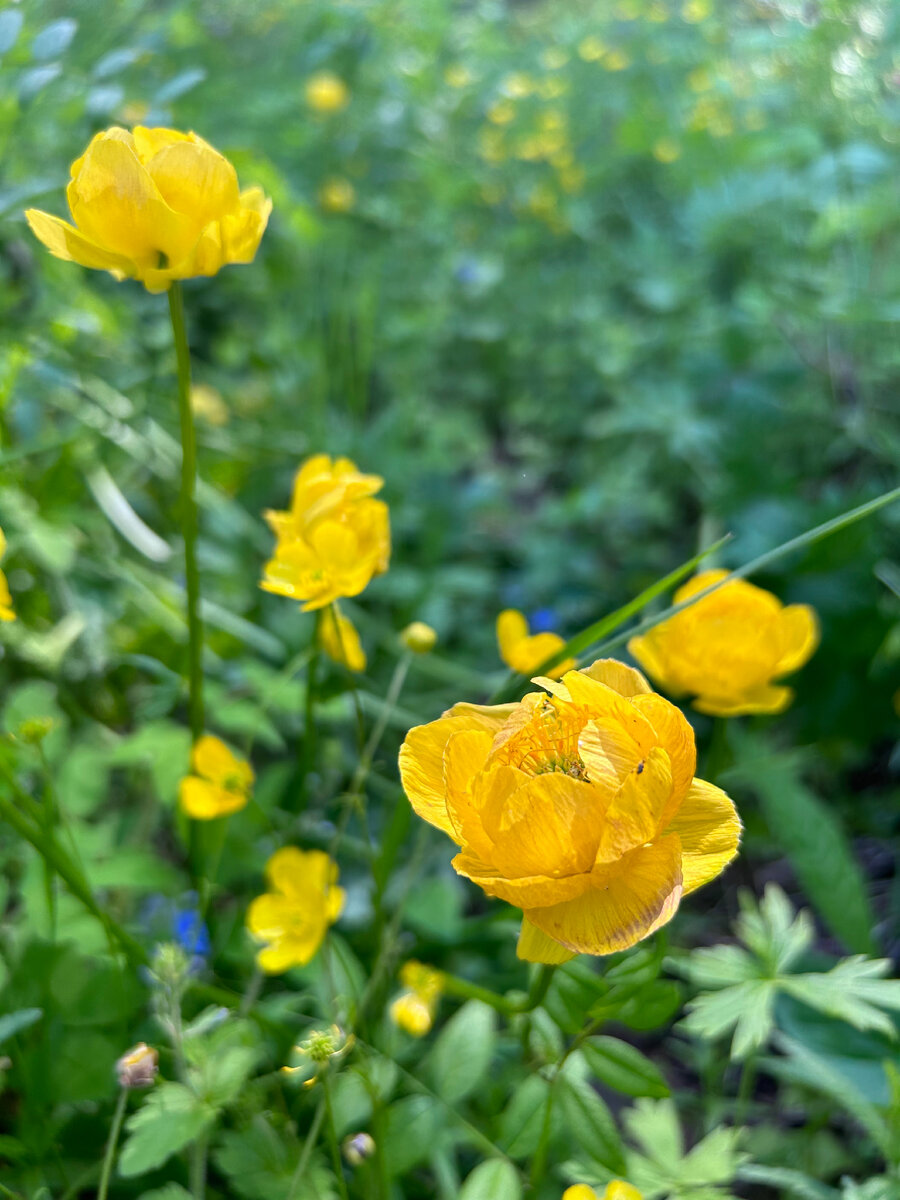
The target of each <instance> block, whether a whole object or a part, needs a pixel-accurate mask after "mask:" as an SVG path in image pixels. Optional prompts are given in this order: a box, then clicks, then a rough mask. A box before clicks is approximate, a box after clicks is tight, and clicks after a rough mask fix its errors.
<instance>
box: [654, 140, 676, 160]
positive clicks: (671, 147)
mask: <svg viewBox="0 0 900 1200" xmlns="http://www.w3.org/2000/svg"><path fill="white" fill-rule="evenodd" d="M653 157H654V158H655V159H656V161H657V162H661V163H673V162H675V161H676V160H677V159H679V158H680V157H681V147H680V146H679V144H678V143H677V142H676V141H675V139H674V138H659V139H658V140H657V141H656V142H654V143H653Z"/></svg>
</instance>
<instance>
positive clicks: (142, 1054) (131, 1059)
mask: <svg viewBox="0 0 900 1200" xmlns="http://www.w3.org/2000/svg"><path fill="white" fill-rule="evenodd" d="M158 1070H159V1055H158V1054H157V1053H156V1051H155V1050H154V1049H152V1047H150V1046H148V1045H147V1043H146V1042H138V1044H137V1045H136V1046H133V1047H132V1049H131V1050H129V1051H128V1052H127V1054H123V1055H122V1057H121V1058H120V1059H119V1060H118V1062H117V1063H116V1075H117V1076H118V1078H119V1087H123V1088H143V1087H151V1086H152V1084H153V1083H154V1082H155V1080H156V1072H157V1071H158Z"/></svg>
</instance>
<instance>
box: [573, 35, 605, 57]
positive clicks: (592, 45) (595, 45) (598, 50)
mask: <svg viewBox="0 0 900 1200" xmlns="http://www.w3.org/2000/svg"><path fill="white" fill-rule="evenodd" d="M607 49H608V47H607V46H606V45H605V44H604V43H603V42H601V40H600V39H599V38H598V37H594V36H593V34H589V35H588V36H587V37H586V38H582V40H581V41H580V42H579V43H578V57H579V58H583V59H584V61H585V62H597V60H598V59H601V58H602V57H603V55H604V54H605V53H606V51H607Z"/></svg>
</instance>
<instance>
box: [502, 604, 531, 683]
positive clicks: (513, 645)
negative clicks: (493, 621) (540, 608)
mask: <svg viewBox="0 0 900 1200" xmlns="http://www.w3.org/2000/svg"><path fill="white" fill-rule="evenodd" d="M527 637H528V622H527V621H526V620H525V615H524V613H520V612H519V611H518V610H517V609H515V608H506V609H504V610H503V612H502V613H500V615H499V616H498V617H497V645H498V646H499V648H500V657H501V658H502V659H503V661H504V662H505V663H506V665H507V666H508V667H511V668H512V669H513V670H514V671H515V670H517V669H518V668H517V667H515V666H514V664H513V662H512V658H513V655H514V654H515V651H516V649H517V647H518V645H519V643H520V642H523V641H524V640H525V639H526V638H527Z"/></svg>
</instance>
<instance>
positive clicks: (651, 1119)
mask: <svg viewBox="0 0 900 1200" xmlns="http://www.w3.org/2000/svg"><path fill="white" fill-rule="evenodd" d="M623 1120H624V1122H625V1127H626V1129H627V1130H628V1133H629V1134H630V1136H631V1137H632V1138H633V1139H634V1141H636V1142H637V1143H638V1145H639V1146H640V1147H641V1149H642V1150H643V1151H644V1153H645V1154H646V1156H647V1158H648V1159H650V1161H651V1162H654V1163H656V1164H657V1165H659V1166H660V1167H662V1168H663V1169H664V1170H666V1171H668V1172H669V1173H670V1178H671V1177H672V1176H673V1175H674V1174H675V1173H676V1172H677V1169H678V1164H679V1163H680V1162H681V1159H682V1157H683V1156H684V1138H683V1137H682V1133H681V1125H680V1124H679V1121H678V1110H677V1109H676V1108H675V1104H674V1103H673V1101H671V1100H646V1099H644V1100H638V1102H637V1104H635V1105H634V1106H633V1107H632V1108H629V1109H627V1110H626V1111H625V1114H624V1116H623Z"/></svg>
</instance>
